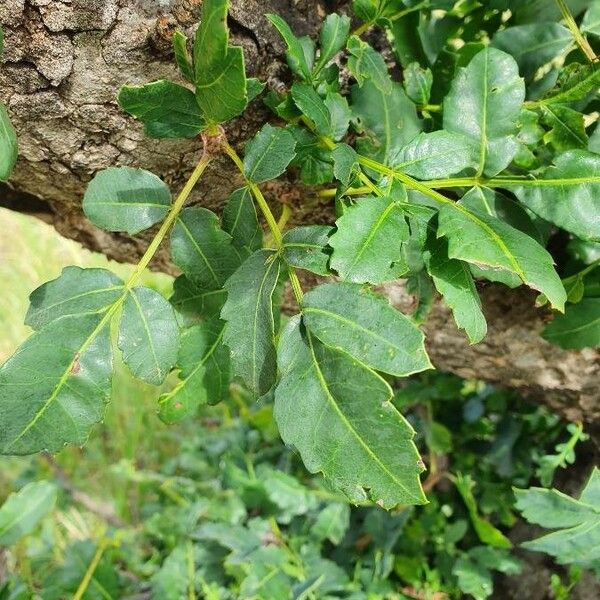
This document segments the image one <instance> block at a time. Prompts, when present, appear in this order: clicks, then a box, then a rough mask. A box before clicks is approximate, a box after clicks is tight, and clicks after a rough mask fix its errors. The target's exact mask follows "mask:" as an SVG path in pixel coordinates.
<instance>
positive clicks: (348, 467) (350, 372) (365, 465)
mask: <svg viewBox="0 0 600 600" xmlns="http://www.w3.org/2000/svg"><path fill="white" fill-rule="evenodd" d="M278 355H279V356H278V363H279V368H280V371H281V380H280V382H279V384H278V386H277V388H276V390H275V418H276V420H277V424H278V426H279V431H280V433H281V437H282V438H283V440H284V442H285V443H286V444H290V445H292V446H294V447H295V448H297V449H298V451H299V452H300V455H301V456H302V460H303V461H304V464H305V465H306V467H307V469H308V470H309V471H310V472H311V473H316V472H319V471H320V472H322V473H323V474H324V475H325V477H327V478H328V479H329V480H331V481H332V483H333V484H335V485H336V486H337V487H339V488H340V489H342V490H343V491H344V493H346V494H347V495H348V496H349V497H350V498H351V499H352V500H355V501H356V500H359V499H364V498H365V490H368V493H369V496H370V497H371V498H372V499H373V501H377V502H378V503H380V504H381V505H382V506H384V507H387V508H391V507H392V506H395V505H397V504H422V503H424V502H425V496H424V495H423V492H422V490H421V485H420V482H419V473H420V472H421V470H422V467H421V463H420V461H419V456H418V453H417V450H416V447H415V446H414V444H413V442H412V438H413V435H414V432H413V430H412V428H411V427H410V425H409V424H408V423H407V422H406V421H405V420H404V418H403V417H402V415H401V414H400V413H398V412H397V411H396V409H395V408H394V406H393V405H392V403H391V402H390V400H391V398H392V390H391V388H390V387H389V386H388V384H387V383H386V382H385V381H384V380H383V379H382V378H381V377H379V376H378V375H377V374H376V373H375V372H374V371H371V370H370V369H369V368H367V367H365V366H364V365H362V364H361V363H359V362H357V361H355V360H353V359H351V358H350V357H349V356H348V355H347V354H345V353H343V352H339V351H337V350H334V349H331V348H328V347H327V346H324V345H323V344H321V343H320V342H319V341H318V340H317V339H315V338H314V337H313V336H312V335H311V334H310V333H308V332H305V331H303V330H302V326H301V321H300V317H299V316H296V317H294V318H293V319H291V320H290V322H289V323H288V326H287V327H286V329H285V331H284V332H283V334H282V337H281V341H280V344H279V351H278ZM359 390H361V391H360V392H359ZM364 390H368V393H365V392H364ZM388 440H394V443H393V444H390V443H388Z"/></svg>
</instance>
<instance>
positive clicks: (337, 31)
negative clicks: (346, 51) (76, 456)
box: [315, 13, 350, 72]
mask: <svg viewBox="0 0 600 600" xmlns="http://www.w3.org/2000/svg"><path fill="white" fill-rule="evenodd" d="M349 33H350V18H349V17H347V16H346V15H338V14H337V13H332V14H330V15H327V17H326V18H325V21H324V22H323V27H321V35H320V38H319V42H320V50H321V53H320V55H319V60H318V61H317V64H316V65H315V70H316V71H317V72H319V71H321V69H323V67H325V66H326V65H327V63H329V61H330V60H331V59H332V58H333V57H334V56H335V55H336V54H337V53H338V52H339V51H340V50H342V49H343V47H344V46H345V44H346V39H347V38H348V34H349Z"/></svg>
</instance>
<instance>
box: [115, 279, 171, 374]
mask: <svg viewBox="0 0 600 600" xmlns="http://www.w3.org/2000/svg"><path fill="white" fill-rule="evenodd" d="M119 348H120V350H121V351H122V353H123V361H124V362H125V364H126V365H127V366H128V367H129V369H130V370H131V372H132V373H133V375H134V376H135V377H137V378H138V379H141V380H143V381H146V382H147V383H150V384H152V385H160V384H161V383H162V382H163V381H164V380H165V378H166V376H167V375H168V374H169V372H170V371H171V369H172V368H173V365H174V364H175V362H176V360H177V351H178V349H179V326H178V325H177V319H176V318H175V312H174V311H173V308H172V307H171V305H170V304H169V302H168V301H167V300H166V299H165V298H164V297H163V296H162V295H161V294H159V293H158V292H155V291H154V290H151V289H149V288H144V287H136V288H134V289H132V290H131V291H130V292H129V294H128V295H127V298H126V299H125V302H124V304H123V314H122V316H121V322H120V325H119Z"/></svg>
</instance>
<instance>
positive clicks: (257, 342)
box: [221, 250, 280, 396]
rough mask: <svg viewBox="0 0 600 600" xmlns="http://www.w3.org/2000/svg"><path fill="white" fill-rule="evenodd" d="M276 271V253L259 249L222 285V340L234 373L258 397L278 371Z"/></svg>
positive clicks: (277, 263)
mask: <svg viewBox="0 0 600 600" xmlns="http://www.w3.org/2000/svg"><path fill="white" fill-rule="evenodd" d="M279 271H280V261H279V259H278V257H277V255H276V254H275V253H274V252H272V251H270V250H258V251H257V252H255V253H254V254H253V255H252V256H250V258H248V259H247V260H246V261H245V262H244V263H243V264H242V265H241V267H240V268H239V269H238V270H237V271H236V272H235V273H234V274H233V275H232V276H231V277H230V278H229V280H228V281H227V283H226V284H225V289H226V290H227V301H226V302H225V306H223V310H222V311H221V318H222V319H223V320H224V321H225V322H226V325H225V333H224V337H223V341H224V342H225V344H226V345H227V346H229V348H230V350H231V362H232V368H233V374H234V376H238V377H241V378H242V379H243V380H244V381H245V383H246V385H247V386H248V388H249V389H250V390H251V391H252V392H254V393H255V394H256V395H258V396H262V395H263V394H265V393H267V392H268V391H269V390H270V389H271V387H272V386H273V384H274V383H275V376H276V373H277V364H276V363H277V359H276V350H275V314H274V309H273V295H274V293H275V288H276V286H277V282H278V280H279Z"/></svg>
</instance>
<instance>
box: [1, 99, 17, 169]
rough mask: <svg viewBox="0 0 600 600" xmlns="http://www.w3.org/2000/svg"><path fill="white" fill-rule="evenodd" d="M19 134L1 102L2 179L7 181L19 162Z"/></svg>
mask: <svg viewBox="0 0 600 600" xmlns="http://www.w3.org/2000/svg"><path fill="white" fill-rule="evenodd" d="M18 151H19V147H18V142H17V134H16V132H15V128H14V127H13V125H12V123H11V121H10V117H9V116H8V112H7V111H6V107H5V106H4V104H2V102H0V181H6V180H7V179H8V178H9V177H10V175H11V173H12V171H13V169H14V167H15V164H16V163H17V155H18Z"/></svg>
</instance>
